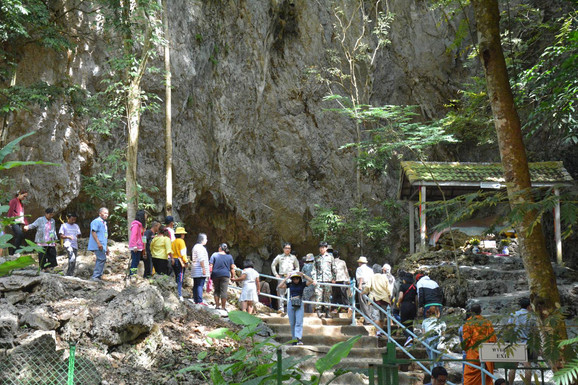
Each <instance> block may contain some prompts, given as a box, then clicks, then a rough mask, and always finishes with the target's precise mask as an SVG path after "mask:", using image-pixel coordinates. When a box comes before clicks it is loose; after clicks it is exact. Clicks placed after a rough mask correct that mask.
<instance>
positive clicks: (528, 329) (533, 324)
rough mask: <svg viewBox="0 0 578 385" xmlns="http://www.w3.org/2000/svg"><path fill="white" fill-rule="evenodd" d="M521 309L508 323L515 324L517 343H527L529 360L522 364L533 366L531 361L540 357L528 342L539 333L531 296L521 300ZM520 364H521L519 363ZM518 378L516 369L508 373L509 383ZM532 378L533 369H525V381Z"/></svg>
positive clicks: (512, 315) (527, 382) (527, 381)
mask: <svg viewBox="0 0 578 385" xmlns="http://www.w3.org/2000/svg"><path fill="white" fill-rule="evenodd" d="M518 303H519V305H520V310H518V311H517V312H515V313H513V314H511V315H510V318H509V319H508V325H514V330H513V332H514V334H515V337H516V338H515V341H513V342H515V343H517V344H526V345H527V348H528V362H524V363H523V365H522V366H524V367H527V368H529V367H531V366H532V364H531V361H535V360H536V359H537V358H538V354H537V353H536V351H535V349H534V346H533V345H534V344H528V341H529V340H530V339H531V338H532V337H535V336H537V335H538V330H537V320H536V314H535V313H534V312H533V311H532V303H531V302H530V298H528V297H523V298H520V300H519V302H518ZM518 365H519V364H518ZM515 378H516V370H515V369H513V370H511V371H510V372H509V373H508V383H510V384H513V383H514V380H515ZM531 378H532V371H531V370H525V371H524V383H525V384H529V383H530V379H531Z"/></svg>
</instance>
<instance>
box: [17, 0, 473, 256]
mask: <svg viewBox="0 0 578 385" xmlns="http://www.w3.org/2000/svg"><path fill="white" fill-rule="evenodd" d="M169 4H170V5H169V7H170V26H171V40H172V52H171V60H172V82H173V135H174V188H175V192H174V207H175V209H176V216H177V217H178V218H179V219H180V220H181V221H183V222H184V223H185V224H186V226H187V228H188V229H189V231H190V232H191V233H196V232H198V231H205V232H208V233H209V236H210V241H209V245H211V243H212V242H214V243H215V244H216V243H217V242H219V241H227V242H229V243H230V244H233V245H235V246H236V247H237V249H238V250H239V252H241V253H243V254H245V255H247V254H250V253H257V254H259V255H260V256H261V257H263V258H268V257H269V255H270V254H272V253H275V252H277V251H278V250H279V249H280V242H281V241H282V240H288V241H292V242H294V243H296V244H302V245H303V246H302V249H301V250H299V252H300V254H301V255H304V254H305V253H306V252H311V251H315V247H314V244H315V243H316V240H315V239H314V238H313V236H312V234H311V232H310V230H309V229H308V226H307V221H308V220H309V219H310V218H311V216H312V214H313V212H314V205H315V204H320V205H322V206H326V207H335V208H343V207H348V206H349V205H350V203H351V202H352V201H354V199H355V191H356V189H355V171H354V170H355V164H354V159H353V157H352V155H351V154H348V153H344V152H342V151H340V150H339V148H340V146H342V145H343V144H345V143H349V142H352V141H354V139H355V129H354V126H353V124H352V123H351V121H349V120H347V119H346V118H345V117H343V116H340V115H338V114H336V113H334V112H329V111H326V108H328V107H331V105H329V104H327V102H324V101H323V100H322V98H323V96H324V95H325V94H326V89H325V88H323V87H322V86H321V85H319V84H318V83H316V82H314V81H313V79H312V78H310V77H309V76H307V71H308V69H309V68H311V67H313V66H325V65H328V61H327V54H326V50H327V49H328V48H332V47H335V44H336V42H335V41H334V39H335V34H334V31H333V26H332V25H333V21H332V18H331V12H330V2H329V1H328V0H320V1H314V2H313V1H307V0H295V1H293V0H291V1H290V0H252V1H243V0H238V1H190V0H171V1H169ZM387 7H388V10H389V11H391V12H393V13H394V14H395V19H394V21H393V24H392V26H391V35H390V38H391V40H392V43H391V44H390V45H389V46H388V47H387V48H385V49H384V51H383V52H382V54H381V56H380V57H379V60H378V62H377V66H376V68H375V73H374V75H373V76H374V79H375V80H374V93H373V100H374V103H375V104H378V103H379V104H419V105H420V106H421V109H422V111H423V114H424V116H425V117H433V116H435V115H436V111H439V108H440V106H441V105H442V104H443V103H444V102H445V101H446V100H447V99H448V97H449V96H451V95H452V93H453V89H454V86H453V84H455V82H458V81H459V77H460V74H461V73H462V66H461V63H460V61H459V60H458V59H456V58H455V55H454V54H452V52H451V51H448V47H449V46H450V44H451V41H452V39H453V36H454V31H453V30H452V29H451V27H449V28H448V27H446V26H445V24H444V23H442V20H441V18H442V15H441V14H437V13H436V12H431V11H428V9H427V3H426V2H422V1H418V0H416V1H407V0H396V1H389V2H388V3H387ZM67 22H68V23H69V24H70V27H71V30H72V29H73V30H76V31H85V32H89V33H90V34H89V35H88V38H78V39H77V41H76V42H77V45H76V48H75V49H74V50H73V51H71V52H69V53H68V54H66V53H53V52H50V51H47V50H44V49H40V48H38V47H35V46H29V47H27V48H26V49H25V50H24V51H23V55H22V59H21V61H20V63H19V67H18V78H17V79H18V82H21V83H31V82H34V81H37V80H46V81H48V82H50V83H59V82H64V81H65V80H71V81H72V82H73V83H75V84H77V85H80V86H82V87H84V88H86V89H87V90H89V91H94V90H98V89H100V88H101V87H102V86H101V85H100V83H99V82H100V80H101V79H102V77H103V74H104V72H103V66H105V59H106V51H105V49H104V47H105V44H106V42H104V41H103V40H102V39H101V38H100V35H99V31H98V30H96V29H94V27H93V26H92V25H91V24H90V17H89V16H87V15H83V14H81V13H71V15H70V16H69V20H68V21H67ZM79 36H82V34H79ZM157 60H158V62H157V63H156V64H157V66H158V67H162V63H161V62H160V60H161V59H157ZM144 88H145V89H146V90H147V91H150V92H155V93H157V94H158V95H159V96H161V97H163V94H164V85H163V79H162V76H161V75H159V74H157V75H154V76H152V75H148V76H147V77H146V79H145V83H144ZM8 123H9V125H8V132H9V134H8V137H9V138H15V137H17V136H18V135H20V134H23V133H25V132H28V131H31V130H37V131H38V132H37V134H36V135H34V136H32V137H31V138H28V139H27V140H25V141H24V143H23V145H22V147H21V149H20V151H19V153H18V154H16V156H18V157H19V158H21V159H42V160H45V161H51V162H57V163H61V166H60V167H44V166H43V167H31V168H27V169H26V171H24V172H23V171H22V170H15V172H14V174H15V176H16V180H17V182H18V185H19V186H23V187H26V188H28V189H29V190H30V191H31V202H30V203H29V212H31V213H34V214H39V213H40V209H41V208H42V207H46V206H53V207H56V208H58V209H64V208H66V207H68V206H70V205H73V206H75V205H76V206H75V207H77V206H78V203H79V202H80V201H79V200H82V199H83V198H82V197H80V198H78V197H79V193H80V191H81V175H82V174H84V175H90V174H94V173H96V172H98V171H100V168H101V167H102V166H101V165H99V164H98V163H97V159H98V157H100V156H104V155H106V154H107V153H110V152H111V151H112V150H113V149H118V148H120V149H122V148H124V146H125V145H124V139H125V132H124V130H123V128H119V129H118V130H117V131H114V132H113V133H112V135H110V136H101V135H98V134H94V133H88V132H87V131H86V127H87V119H86V118H85V117H78V116H75V115H74V114H72V113H71V111H70V110H69V109H67V108H66V107H65V106H64V104H59V103H56V104H55V105H52V106H51V107H49V108H46V109H42V110H40V109H37V110H33V111H29V112H22V113H19V114H18V115H16V116H12V117H11V118H10V119H9V122H8ZM163 124H164V114H163V113H158V114H151V113H146V114H145V115H144V116H143V118H142V130H141V140H140V144H139V146H140V147H139V148H140V150H139V164H138V173H139V183H140V184H141V185H143V186H145V187H146V186H156V187H158V188H159V189H160V191H159V193H158V194H157V195H156V196H155V198H156V199H157V200H158V202H159V203H161V202H163V201H164V199H163V193H164V174H163V169H164V165H163V164H164V158H163V153H164V140H163V132H162V130H163ZM15 187H16V186H15ZM396 189H397V171H396V169H395V167H394V168H392V170H391V171H390V172H389V173H388V174H387V175H385V176H383V177H379V178H377V179H375V180H366V181H364V185H363V198H364V200H365V201H367V202H380V201H381V200H383V199H384V198H386V197H388V196H389V197H391V196H393V195H394V192H395V191H396ZM400 214H401V215H403V214H404V213H403V212H402V213H393V215H394V216H398V217H399V216H400ZM93 215H94V213H86V216H87V217H92V216H93ZM390 215H391V213H390ZM87 219H88V218H87ZM404 232H405V229H404V228H402V229H400V230H399V233H404ZM398 235H399V234H398V233H397V234H396V238H398V239H397V241H392V245H393V246H395V245H396V243H395V242H397V243H399V242H400V240H399V236H398Z"/></svg>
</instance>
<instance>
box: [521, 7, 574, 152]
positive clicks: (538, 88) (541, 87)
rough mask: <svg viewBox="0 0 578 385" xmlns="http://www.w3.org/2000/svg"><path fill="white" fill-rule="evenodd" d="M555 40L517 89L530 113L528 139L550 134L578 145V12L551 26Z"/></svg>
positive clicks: (523, 76)
mask: <svg viewBox="0 0 578 385" xmlns="http://www.w3.org/2000/svg"><path fill="white" fill-rule="evenodd" d="M544 27H546V28H552V29H554V28H555V29H557V34H556V39H555V41H554V42H553V44H552V45H550V46H547V47H546V48H545V49H544V51H543V52H542V54H541V55H540V57H539V59H538V61H537V62H536V63H535V64H534V65H532V66H531V67H530V68H528V69H526V70H525V71H523V72H522V74H521V76H520V79H519V81H518V83H517V84H516V85H515V88H516V89H518V90H519V92H518V97H519V101H520V102H521V103H522V109H523V110H526V111H527V113H528V116H527V120H526V122H525V124H524V129H525V130H526V131H527V132H528V134H529V135H538V134H540V133H549V138H550V137H553V138H560V140H561V142H562V143H564V144H574V145H575V144H577V143H578V118H577V117H578V111H577V109H578V75H577V74H576V68H578V10H575V11H573V12H571V13H569V14H568V15H566V16H565V17H563V18H561V19H559V20H557V21H556V23H554V25H552V26H544Z"/></svg>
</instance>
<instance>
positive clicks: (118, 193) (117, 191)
mask: <svg viewBox="0 0 578 385" xmlns="http://www.w3.org/2000/svg"><path fill="white" fill-rule="evenodd" d="M100 168H101V169H102V170H103V171H101V172H98V173H96V174H94V175H92V176H84V175H83V176H82V192H83V193H84V194H86V195H87V197H88V198H89V199H88V200H87V203H86V204H85V205H84V207H83V209H84V210H87V211H92V212H95V211H96V210H97V209H98V208H100V207H103V206H106V207H108V208H109V212H110V215H109V217H108V223H109V225H108V226H109V227H108V229H109V230H108V231H109V234H110V237H111V238H112V239H125V238H126V234H127V229H128V223H127V219H126V210H127V201H126V193H125V188H126V179H125V178H124V170H125V169H126V161H125V157H124V152H123V150H122V149H117V150H115V151H113V152H112V153H111V154H110V155H108V156H107V157H105V158H104V159H101V160H100ZM138 189H139V206H140V207H139V209H143V210H147V211H152V212H154V211H156V204H155V201H154V199H153V198H152V197H151V196H150V195H149V194H153V193H156V192H157V191H158V188H156V187H154V186H151V187H148V189H147V190H146V191H145V190H143V188H142V187H141V186H140V185H139V186H138Z"/></svg>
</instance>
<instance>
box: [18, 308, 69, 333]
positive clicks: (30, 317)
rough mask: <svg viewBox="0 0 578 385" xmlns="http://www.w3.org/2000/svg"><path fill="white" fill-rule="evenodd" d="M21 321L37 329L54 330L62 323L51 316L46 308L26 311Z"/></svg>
mask: <svg viewBox="0 0 578 385" xmlns="http://www.w3.org/2000/svg"><path fill="white" fill-rule="evenodd" d="M20 323H21V324H22V325H28V326H30V327H31V328H33V329H37V330H54V329H56V328H58V326H60V323H59V322H58V321H56V320H54V319H53V318H52V317H50V314H48V312H47V311H46V309H44V308H33V309H32V310H30V311H28V312H26V313H24V314H23V316H22V318H21V319H20Z"/></svg>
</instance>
